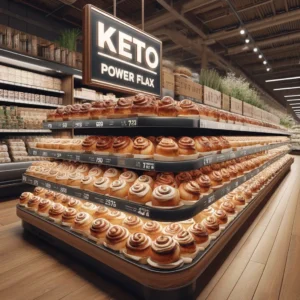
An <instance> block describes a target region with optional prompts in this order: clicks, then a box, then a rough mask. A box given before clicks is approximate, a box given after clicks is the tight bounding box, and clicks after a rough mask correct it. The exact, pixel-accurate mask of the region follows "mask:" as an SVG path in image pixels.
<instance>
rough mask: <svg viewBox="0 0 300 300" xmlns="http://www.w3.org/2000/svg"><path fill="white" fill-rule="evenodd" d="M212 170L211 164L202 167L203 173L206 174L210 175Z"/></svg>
mask: <svg viewBox="0 0 300 300" xmlns="http://www.w3.org/2000/svg"><path fill="white" fill-rule="evenodd" d="M212 171H213V170H212V168H211V166H205V167H202V168H201V169H200V172H201V174H204V175H210V174H211V172H212Z"/></svg>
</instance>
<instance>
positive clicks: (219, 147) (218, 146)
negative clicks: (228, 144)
mask: <svg viewBox="0 0 300 300" xmlns="http://www.w3.org/2000/svg"><path fill="white" fill-rule="evenodd" d="M208 139H209V141H210V142H211V145H212V150H213V151H217V152H218V153H219V152H220V151H221V150H222V144H221V142H220V141H219V139H218V138H217V137H215V136H209V137H208Z"/></svg>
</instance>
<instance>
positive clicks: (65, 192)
mask: <svg viewBox="0 0 300 300" xmlns="http://www.w3.org/2000/svg"><path fill="white" fill-rule="evenodd" d="M59 191H60V192H61V193H63V194H67V193H68V190H67V188H66V187H63V186H61V187H60V189H59Z"/></svg>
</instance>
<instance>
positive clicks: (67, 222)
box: [61, 207, 77, 227]
mask: <svg viewBox="0 0 300 300" xmlns="http://www.w3.org/2000/svg"><path fill="white" fill-rule="evenodd" d="M76 215H77V210H76V209H75V208H73V207H67V208H66V210H65V211H64V213H63V215H62V217H61V224H62V225H63V226H68V227H72V226H73V225H74V221H75V218H76Z"/></svg>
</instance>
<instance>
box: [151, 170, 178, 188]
mask: <svg viewBox="0 0 300 300" xmlns="http://www.w3.org/2000/svg"><path fill="white" fill-rule="evenodd" d="M160 185H169V186H172V187H174V188H177V184H176V181H175V178H174V175H173V174H168V173H167V172H165V173H159V174H158V175H157V176H156V180H155V183H154V187H158V186H160Z"/></svg>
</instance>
